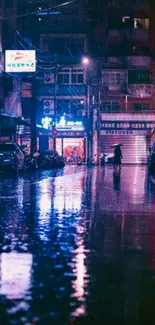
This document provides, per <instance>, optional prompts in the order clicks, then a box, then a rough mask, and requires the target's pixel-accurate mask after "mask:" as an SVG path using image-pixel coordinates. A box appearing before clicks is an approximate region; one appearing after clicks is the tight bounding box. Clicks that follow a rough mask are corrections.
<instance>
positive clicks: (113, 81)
mask: <svg viewBox="0 0 155 325" xmlns="http://www.w3.org/2000/svg"><path fill="white" fill-rule="evenodd" d="M126 82H127V72H126V71H103V72H102V85H103V86H108V87H112V86H123V85H124V84H126Z"/></svg>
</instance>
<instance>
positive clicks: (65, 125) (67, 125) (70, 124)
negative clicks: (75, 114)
mask: <svg viewBox="0 0 155 325" xmlns="http://www.w3.org/2000/svg"><path fill="white" fill-rule="evenodd" d="M56 128H57V130H58V131H67V130H68V131H69V130H70V131H84V130H85V127H84V125H83V122H82V121H67V120H66V119H65V116H62V117H61V119H60V121H59V123H57V124H56Z"/></svg>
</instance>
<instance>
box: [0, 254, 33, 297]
mask: <svg viewBox="0 0 155 325" xmlns="http://www.w3.org/2000/svg"><path fill="white" fill-rule="evenodd" d="M31 268H32V255H31V254H27V253H16V252H11V253H2V254H1V255H0V270H1V271H0V295H5V296H6V297H7V298H8V299H21V298H23V297H24V296H25V294H26V293H27V291H28V290H29V288H30V285H31Z"/></svg>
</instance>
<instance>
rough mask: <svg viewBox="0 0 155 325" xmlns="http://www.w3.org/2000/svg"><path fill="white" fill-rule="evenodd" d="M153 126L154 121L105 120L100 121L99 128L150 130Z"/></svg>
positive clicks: (154, 125) (154, 126)
mask: <svg viewBox="0 0 155 325" xmlns="http://www.w3.org/2000/svg"><path fill="white" fill-rule="evenodd" d="M153 128H155V122H151V121H147V122H145V121H144V122H143V121H141V122H139V121H129V122H127V121H125V122H123V121H106V122H102V124H101V129H102V130H107V129H111V130H120V129H121V130H124V129H125V130H128V131H129V130H151V129H153Z"/></svg>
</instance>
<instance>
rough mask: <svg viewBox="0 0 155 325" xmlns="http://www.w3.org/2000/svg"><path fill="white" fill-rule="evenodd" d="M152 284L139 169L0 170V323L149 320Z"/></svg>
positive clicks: (151, 200)
mask: <svg viewBox="0 0 155 325" xmlns="http://www.w3.org/2000/svg"><path fill="white" fill-rule="evenodd" d="M154 281H155V185H154V184H152V182H151V181H150V179H149V177H148V174H147V168H146V167H145V166H132V167H131V166H130V167H128V166H124V167H123V168H122V170H121V173H120V175H119V174H118V173H115V174H114V173H113V168H112V167H105V168H96V167H93V168H90V169H87V168H86V167H69V166H68V167H66V169H65V170H64V171H58V172H49V171H48V172H37V173H32V174H26V175H24V176H22V175H21V176H19V177H16V176H14V175H9V174H0V324H2V325H5V324H6V325H7V324H9V325H14V324H25V325H28V324H41V325H42V324H43V325H48V324H52V325H53V324H59V325H61V324H62V325H67V324H70V325H71V324H75V325H76V324H81V325H82V324H94V325H98V324H108V325H109V324H110V325H115V324H119V325H121V324H127V325H128V324H129V325H130V324H136V325H143V324H148V325H150V324H155V308H154V303H155V285H154ZM148 320H149V321H148Z"/></svg>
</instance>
